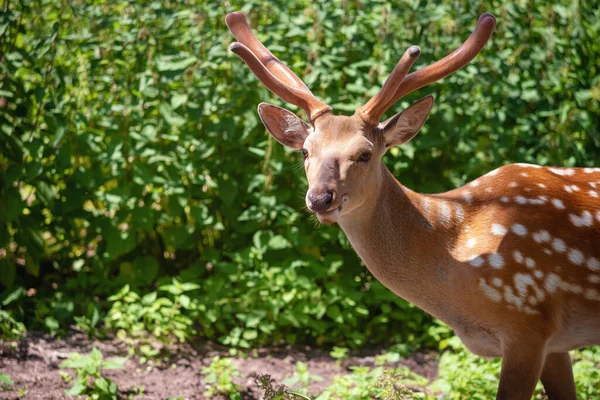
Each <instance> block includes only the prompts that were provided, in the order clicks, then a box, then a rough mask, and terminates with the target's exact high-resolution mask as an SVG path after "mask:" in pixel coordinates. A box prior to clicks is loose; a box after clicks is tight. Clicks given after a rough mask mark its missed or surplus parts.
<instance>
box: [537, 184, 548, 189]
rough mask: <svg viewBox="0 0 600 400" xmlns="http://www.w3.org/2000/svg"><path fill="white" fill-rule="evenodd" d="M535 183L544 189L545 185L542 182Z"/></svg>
mask: <svg viewBox="0 0 600 400" xmlns="http://www.w3.org/2000/svg"><path fill="white" fill-rule="evenodd" d="M537 185H538V186H539V187H541V188H542V189H546V185H545V184H544V183H538V184H537Z"/></svg>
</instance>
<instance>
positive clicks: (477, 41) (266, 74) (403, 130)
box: [225, 12, 496, 223]
mask: <svg viewBox="0 0 600 400" xmlns="http://www.w3.org/2000/svg"><path fill="white" fill-rule="evenodd" d="M225 22H226V23H227V26H228V27H229V29H230V30H231V32H232V33H233V35H234V36H235V38H236V39H237V40H238V42H234V43H232V44H231V46H230V50H231V51H233V52H234V53H235V54H237V55H238V56H240V57H241V58H242V59H243V60H244V62H245V63H246V64H247V65H248V67H249V68H250V70H251V71H252V72H253V73H254V74H255V75H256V77H257V78H258V79H259V80H260V81H261V82H262V83H263V84H264V85H265V86H266V87H267V88H268V89H269V90H271V91H272V92H273V93H275V94H276V95H277V96H279V97H280V98H281V99H282V100H284V101H286V102H288V103H291V104H294V105H296V106H298V107H300V108H302V109H303V110H304V111H305V112H306V113H307V115H308V122H305V121H303V120H302V119H300V118H299V117H298V116H296V115H295V114H294V113H292V112H290V111H288V110H285V109H283V108H280V107H277V106H274V105H271V104H267V103H261V104H260V105H259V106H258V113H259V114H260V118H261V120H262V121H263V123H264V125H265V127H266V128H267V130H268V131H269V132H270V133H271V135H273V137H274V138H275V139H276V140H277V141H278V142H280V143H281V144H283V145H284V146H287V147H290V148H293V149H297V150H301V151H302V153H303V156H304V168H305V171H306V176H307V178H308V185H309V188H308V192H307V194H306V205H307V206H308V208H309V209H310V210H311V211H313V212H315V213H316V215H317V217H318V218H319V220H320V221H321V222H323V223H334V222H337V221H338V220H339V219H340V218H343V217H345V216H348V215H350V214H352V213H353V212H360V210H361V208H362V206H364V205H366V204H370V205H373V203H374V202H375V201H376V199H377V196H378V195H379V189H380V186H381V179H382V173H383V171H385V167H384V166H383V163H382V161H381V160H382V157H383V155H384V154H385V152H386V151H387V149H389V148H390V147H392V146H397V145H401V144H403V143H406V142H408V141H409V140H411V139H412V138H413V137H414V136H415V135H416V134H417V132H418V131H419V129H420V128H421V126H422V125H423V123H424V122H425V120H426V118H427V116H428V115H429V112H430V111H431V108H432V106H433V97H432V96H427V97H425V98H423V99H421V100H419V101H417V102H416V103H414V104H413V105H411V106H410V107H408V108H407V109H406V110H404V111H402V112H400V113H398V114H396V115H394V116H393V117H391V118H389V119H388V120H386V121H384V122H380V119H381V117H382V115H383V114H384V113H385V112H386V111H387V110H388V109H389V108H390V107H391V106H392V105H393V104H394V103H395V102H396V101H398V100H399V99H400V98H402V97H403V96H405V95H407V94H408V93H410V92H412V91H414V90H417V89H419V88H421V87H423V86H426V85H428V84H430V83H432V82H435V81H437V80H439V79H442V78H444V77H446V76H448V75H450V74H451V73H453V72H455V71H457V70H458V69H460V68H462V67H464V66H465V65H467V64H468V63H469V62H470V61H471V60H472V59H473V58H474V57H475V56H476V55H477V54H478V53H479V52H480V51H481V49H482V48H483V46H484V45H485V43H486V42H487V41H488V39H489V37H490V36H491V34H492V33H493V31H494V29H495V26H496V19H495V18H494V16H493V15H492V14H489V13H485V14H482V15H481V17H480V18H479V22H478V23H477V27H476V28H475V31H474V32H473V33H472V34H471V36H470V37H469V38H468V39H467V41H466V42H464V43H463V44H462V45H461V46H460V47H459V48H458V49H456V50H455V51H454V52H452V53H451V54H449V55H448V56H446V57H444V58H443V59H441V60H439V61H437V62H435V63H434V64H431V65H429V66H427V67H425V68H422V69H420V70H418V71H416V72H413V73H410V74H408V71H409V69H410V67H411V66H412V65H413V63H414V62H415V61H416V60H417V58H418V57H419V55H420V54H421V50H420V49H419V48H418V47H417V46H411V47H410V48H409V49H408V50H406V52H405V53H404V55H403V56H402V57H401V58H400V61H399V62H398V64H397V65H396V67H395V68H394V70H393V71H392V73H391V74H390V76H389V77H388V79H387V80H386V82H385V84H384V85H383V87H382V88H381V90H380V91H379V92H378V93H377V94H376V95H375V96H373V98H371V99H370V100H369V101H368V102H367V103H366V104H365V105H363V106H362V107H360V108H358V109H357V110H356V112H355V113H354V115H352V116H338V115H334V114H333V112H332V108H331V107H330V106H328V105H326V104H325V103H323V102H322V101H320V100H319V99H317V98H316V97H315V96H314V95H313V94H312V93H311V91H310V90H309V89H308V87H306V85H305V84H304V82H302V80H301V79H300V78H298V77H297V76H296V75H295V74H294V73H293V72H292V71H291V70H290V69H289V68H288V67H287V66H285V65H284V64H283V63H282V62H281V61H279V60H278V59H277V58H276V57H275V56H274V55H273V54H272V53H271V52H270V51H269V50H268V49H267V48H266V47H264V46H263V44H262V43H261V42H260V41H259V40H258V39H257V38H256V37H255V36H254V35H253V34H252V31H251V30H250V28H249V26H248V23H247V21H246V18H245V16H244V14H242V13H241V12H234V13H231V14H228V15H227V16H226V18H225Z"/></svg>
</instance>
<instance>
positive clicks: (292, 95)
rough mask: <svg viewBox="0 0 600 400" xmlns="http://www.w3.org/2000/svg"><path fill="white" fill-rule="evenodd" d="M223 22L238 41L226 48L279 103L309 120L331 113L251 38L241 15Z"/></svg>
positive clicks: (230, 15)
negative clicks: (293, 109) (296, 110)
mask: <svg viewBox="0 0 600 400" xmlns="http://www.w3.org/2000/svg"><path fill="white" fill-rule="evenodd" d="M225 23H226V24H227V26H228V27H229V30H230V31H231V33H233V36H235V38H236V40H238V42H239V43H237V42H234V43H232V44H231V45H230V46H229V49H230V50H231V51H232V52H234V53H235V54H237V55H238V56H240V58H241V59H242V60H244V62H245V63H246V65H248V67H249V68H250V70H251V71H252V72H253V73H254V75H256V77H257V78H258V79H259V80H260V81H261V82H262V83H263V84H264V85H265V86H266V87H267V89H269V90H270V91H271V92H273V93H274V94H276V95H277V96H279V97H280V98H281V99H282V100H283V101H286V102H288V103H291V104H294V105H296V106H298V107H300V108H302V109H303V110H304V111H306V113H307V114H308V118H309V120H310V121H314V120H315V119H316V118H318V117H319V116H321V115H323V114H324V113H326V112H330V111H331V107H330V106H328V105H327V104H325V103H323V102H322V101H320V100H319V99H317V98H316V97H315V95H314V94H312V93H311V91H310V90H309V89H308V87H307V86H306V85H305V84H304V82H302V80H301V79H300V78H298V76H296V74H294V73H293V72H292V70H290V69H289V68H288V67H287V66H286V65H285V64H283V63H282V62H281V61H279V60H278V59H277V57H275V56H274V55H273V54H272V53H271V52H270V51H269V50H268V49H267V48H266V47H265V46H264V45H263V44H262V43H261V42H260V41H259V40H258V39H257V38H256V36H254V34H253V33H252V31H251V30H250V27H249V26H248V22H247V21H246V17H245V16H244V14H243V13H242V12H239V11H237V12H233V13H230V14H227V16H226V17H225Z"/></svg>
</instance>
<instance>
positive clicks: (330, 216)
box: [315, 195, 348, 224]
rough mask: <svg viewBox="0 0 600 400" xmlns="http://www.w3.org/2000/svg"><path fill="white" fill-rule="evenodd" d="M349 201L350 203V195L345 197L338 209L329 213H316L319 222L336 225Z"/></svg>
mask: <svg viewBox="0 0 600 400" xmlns="http://www.w3.org/2000/svg"><path fill="white" fill-rule="evenodd" d="M347 201H348V195H343V196H342V202H341V203H340V204H339V205H338V206H337V207H335V208H333V209H330V210H328V211H323V212H317V213H315V214H316V215H317V218H318V219H319V222H321V223H322V224H334V223H336V222H337V220H338V218H339V216H340V213H341V212H342V208H343V207H344V204H346V202H347Z"/></svg>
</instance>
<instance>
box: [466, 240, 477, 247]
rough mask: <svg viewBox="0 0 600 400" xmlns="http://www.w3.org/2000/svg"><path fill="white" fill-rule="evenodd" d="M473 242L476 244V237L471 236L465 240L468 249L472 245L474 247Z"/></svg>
mask: <svg viewBox="0 0 600 400" xmlns="http://www.w3.org/2000/svg"><path fill="white" fill-rule="evenodd" d="M475 244H477V239H476V238H471V239H469V240H467V244H466V246H467V247H468V248H469V249H472V248H473V247H475Z"/></svg>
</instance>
